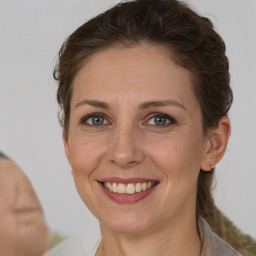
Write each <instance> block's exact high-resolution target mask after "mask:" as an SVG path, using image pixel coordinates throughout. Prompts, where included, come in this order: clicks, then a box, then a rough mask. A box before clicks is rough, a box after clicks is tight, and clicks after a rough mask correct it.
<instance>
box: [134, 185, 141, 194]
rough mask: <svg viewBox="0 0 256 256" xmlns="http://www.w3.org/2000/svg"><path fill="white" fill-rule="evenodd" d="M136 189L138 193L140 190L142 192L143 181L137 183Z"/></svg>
mask: <svg viewBox="0 0 256 256" xmlns="http://www.w3.org/2000/svg"><path fill="white" fill-rule="evenodd" d="M135 191H136V192H137V193H138V192H141V183H136V186H135Z"/></svg>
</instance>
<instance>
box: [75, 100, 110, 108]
mask: <svg viewBox="0 0 256 256" xmlns="http://www.w3.org/2000/svg"><path fill="white" fill-rule="evenodd" d="M85 104H86V105H90V106H93V107H96V108H105V109H109V108H110V107H109V105H108V104H107V103H105V102H103V101H98V100H83V101H80V102H79V103H77V104H76V105H75V108H74V109H76V108H77V107H80V106H83V105H85Z"/></svg>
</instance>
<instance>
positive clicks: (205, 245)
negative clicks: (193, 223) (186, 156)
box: [44, 218, 241, 256]
mask: <svg viewBox="0 0 256 256" xmlns="http://www.w3.org/2000/svg"><path fill="white" fill-rule="evenodd" d="M199 233H200V238H201V241H202V249H201V255H200V256H241V255H240V254H239V253H238V252H236V251H235V250H234V249H233V248H232V247H230V245H228V244H227V243H226V242H225V241H223V240H222V239H221V238H220V237H219V236H217V235H216V234H215V233H213V232H212V230H211V228H210V226H209V225H208V223H207V222H206V221H205V220H204V219H203V218H200V219H199ZM100 241H101V240H100V239H99V240H98V242H96V241H95V242H94V243H93V242H90V244H91V245H92V246H91V245H88V241H86V239H85V237H82V238H81V239H80V240H79V239H78V240H74V239H73V240H72V239H69V240H66V241H64V242H62V243H61V244H59V245H58V246H56V247H55V248H53V249H52V250H50V251H49V252H47V253H46V254H45V255H44V256H71V255H72V256H95V253H96V251H97V248H98V246H99V244H100Z"/></svg>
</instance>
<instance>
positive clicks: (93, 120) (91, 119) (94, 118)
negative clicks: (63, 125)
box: [80, 114, 108, 126]
mask: <svg viewBox="0 0 256 256" xmlns="http://www.w3.org/2000/svg"><path fill="white" fill-rule="evenodd" d="M80 123H81V124H87V125H92V126H97V125H104V124H108V121H107V120H106V118H105V117H104V116H103V115H100V114H91V115H88V116H85V117H84V118H82V120H81V122H80Z"/></svg>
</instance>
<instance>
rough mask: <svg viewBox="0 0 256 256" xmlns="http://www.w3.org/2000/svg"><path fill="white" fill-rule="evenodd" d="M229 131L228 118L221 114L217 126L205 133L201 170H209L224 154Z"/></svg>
mask: <svg viewBox="0 0 256 256" xmlns="http://www.w3.org/2000/svg"><path fill="white" fill-rule="evenodd" d="M230 132H231V126H230V120H229V118H228V117H227V116H223V117H222V118H221V119H220V121H219V124H218V126H217V127H215V128H213V129H211V130H210V131H209V133H208V135H207V142H206V149H205V152H204V157H203V159H202V162H201V166H200V168H201V170H204V171H211V170H212V168H214V166H215V165H216V164H217V163H218V162H219V161H220V160H221V158H222V157H223V155H224V154H225V151H226V148H227V144H228V139H229V136H230Z"/></svg>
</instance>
